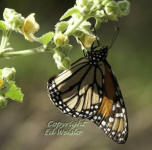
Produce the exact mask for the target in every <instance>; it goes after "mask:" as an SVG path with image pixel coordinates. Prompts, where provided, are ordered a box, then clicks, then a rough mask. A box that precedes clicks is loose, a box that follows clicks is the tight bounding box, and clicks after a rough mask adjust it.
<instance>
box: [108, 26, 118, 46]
mask: <svg viewBox="0 0 152 150" xmlns="http://www.w3.org/2000/svg"><path fill="white" fill-rule="evenodd" d="M114 30H115V31H114V34H113V36H112V39H111V44H110V46H108V48H109V49H111V47H112V46H113V44H114V43H115V41H116V39H117V37H118V35H119V31H120V29H119V27H116V26H114Z"/></svg>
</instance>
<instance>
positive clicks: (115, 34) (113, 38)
mask: <svg viewBox="0 0 152 150" xmlns="http://www.w3.org/2000/svg"><path fill="white" fill-rule="evenodd" d="M104 13H105V15H106V17H107V19H108V20H110V19H109V17H108V15H107V13H106V11H105V10H104ZM112 25H113V28H114V34H113V36H112V39H111V43H110V45H109V46H108V49H111V47H112V46H113V44H114V42H115V41H116V39H117V37H118V35H119V32H120V28H119V27H118V26H115V24H114V23H113V22H112Z"/></svg>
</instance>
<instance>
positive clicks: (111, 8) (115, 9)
mask: <svg viewBox="0 0 152 150" xmlns="http://www.w3.org/2000/svg"><path fill="white" fill-rule="evenodd" d="M105 11H106V14H107V15H108V16H109V18H110V19H111V20H117V18H118V16H119V14H120V10H119V6H118V4H117V3H116V2H115V1H111V2H109V3H107V4H106V5H105Z"/></svg>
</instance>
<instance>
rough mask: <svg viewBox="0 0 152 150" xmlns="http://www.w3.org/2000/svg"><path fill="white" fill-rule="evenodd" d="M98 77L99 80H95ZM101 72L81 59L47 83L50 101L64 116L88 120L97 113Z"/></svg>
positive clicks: (100, 92)
mask: <svg viewBox="0 0 152 150" xmlns="http://www.w3.org/2000/svg"><path fill="white" fill-rule="evenodd" d="M96 76H100V78H96ZM102 89H103V72H102V70H100V69H98V68H97V67H96V66H94V65H92V64H90V63H89V60H88V59H87V58H81V59H79V60H78V61H76V62H75V63H74V64H72V66H71V69H68V70H65V71H63V72H62V73H61V74H59V75H58V76H56V77H55V78H51V79H50V80H49V82H48V91H49V96H50V99H51V100H52V101H53V102H54V104H55V105H56V106H57V107H58V108H59V109H60V110H61V111H62V112H63V113H65V114H68V115H71V116H73V117H81V118H88V117H90V116H93V115H94V114H96V113H97V111H98V109H99V106H100V104H101V99H102V94H103V93H102V91H103V90H102Z"/></svg>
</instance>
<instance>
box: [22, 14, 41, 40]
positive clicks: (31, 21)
mask: <svg viewBox="0 0 152 150" xmlns="http://www.w3.org/2000/svg"><path fill="white" fill-rule="evenodd" d="M34 16H35V14H34V13H32V14H30V15H29V16H27V18H26V19H25V21H24V24H23V26H22V33H23V34H24V37H25V39H27V40H29V41H31V42H33V41H35V40H36V39H35V37H34V33H35V32H37V31H38V30H39V28H40V26H39V24H38V23H37V22H36V20H35V17H34Z"/></svg>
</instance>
